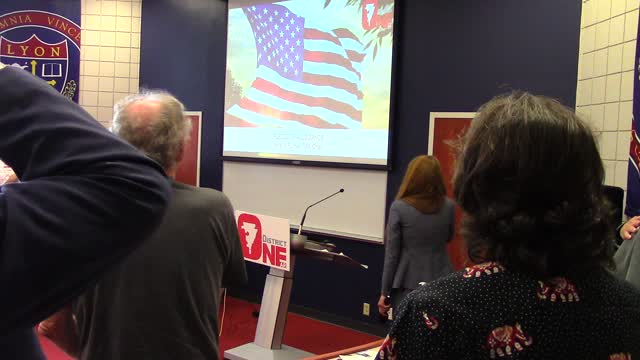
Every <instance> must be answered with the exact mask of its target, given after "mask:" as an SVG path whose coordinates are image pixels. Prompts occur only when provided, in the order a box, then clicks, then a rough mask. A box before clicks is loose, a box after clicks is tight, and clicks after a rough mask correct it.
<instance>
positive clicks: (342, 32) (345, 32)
mask: <svg viewBox="0 0 640 360" xmlns="http://www.w3.org/2000/svg"><path fill="white" fill-rule="evenodd" d="M333 32H334V33H335V34H336V35H337V36H338V37H341V38H349V39H353V40H355V41H359V40H358V37H357V36H355V35H354V34H353V33H352V32H351V30H349V29H345V28H340V29H334V30H333Z"/></svg>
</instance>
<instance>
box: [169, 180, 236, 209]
mask: <svg viewBox="0 0 640 360" xmlns="http://www.w3.org/2000/svg"><path fill="white" fill-rule="evenodd" d="M174 188H175V189H177V190H178V191H179V192H182V193H184V194H190V195H191V196H190V197H191V198H193V199H197V200H198V202H200V203H202V204H208V205H210V207H212V208H230V209H232V206H231V201H229V198H228V197H227V196H226V195H225V194H224V193H223V192H222V191H219V190H216V189H211V188H206V187H196V186H192V185H187V184H183V183H175V186H174Z"/></svg>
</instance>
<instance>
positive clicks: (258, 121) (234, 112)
mask: <svg viewBox="0 0 640 360" xmlns="http://www.w3.org/2000/svg"><path fill="white" fill-rule="evenodd" d="M227 113H228V114H229V116H233V117H237V118H239V119H243V120H245V121H247V122H250V123H252V124H255V125H257V126H258V127H286V128H288V129H308V128H309V126H307V125H305V124H302V123H297V122H296V121H291V120H281V119H276V118H274V117H272V116H271V115H262V114H259V113H256V112H254V111H251V110H247V109H244V108H242V107H241V106H240V105H238V104H236V105H233V106H232V107H231V108H230V109H229V110H227Z"/></svg>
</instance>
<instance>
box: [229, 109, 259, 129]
mask: <svg viewBox="0 0 640 360" xmlns="http://www.w3.org/2000/svg"><path fill="white" fill-rule="evenodd" d="M234 106H236V105H234ZM224 126H225V127H251V128H256V127H258V125H256V124H252V123H250V122H248V121H245V120H243V119H240V118H238V117H236V116H233V115H231V114H229V112H226V113H225V114H224Z"/></svg>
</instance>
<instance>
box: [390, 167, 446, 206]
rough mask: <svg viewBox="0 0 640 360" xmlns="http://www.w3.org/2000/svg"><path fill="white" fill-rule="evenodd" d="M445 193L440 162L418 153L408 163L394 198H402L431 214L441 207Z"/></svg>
mask: <svg viewBox="0 0 640 360" xmlns="http://www.w3.org/2000/svg"><path fill="white" fill-rule="evenodd" d="M445 194H446V188H445V185H444V178H443V177H442V171H441V170H440V162H439V161H438V159H437V158H435V157H434V156H430V155H420V156H416V157H415V158H414V159H413V160H411V162H410V163H409V166H408V167H407V171H406V172H405V174H404V179H402V184H400V189H398V194H397V195H396V199H401V200H404V201H405V202H407V203H408V204H409V205H411V206H413V207H414V208H416V209H418V210H419V211H420V212H422V213H425V214H432V213H435V212H437V211H438V210H440V208H441V207H442V204H443V203H444V198H445Z"/></svg>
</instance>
